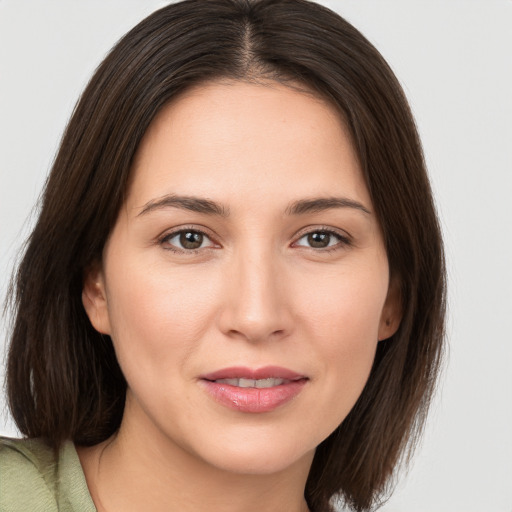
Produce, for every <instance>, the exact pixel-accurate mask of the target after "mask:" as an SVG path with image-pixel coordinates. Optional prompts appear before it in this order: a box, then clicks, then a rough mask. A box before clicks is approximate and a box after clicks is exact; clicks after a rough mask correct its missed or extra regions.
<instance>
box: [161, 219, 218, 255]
mask: <svg viewBox="0 0 512 512" xmlns="http://www.w3.org/2000/svg"><path fill="white" fill-rule="evenodd" d="M184 232H185V233H187V232H195V233H200V234H201V235H203V236H205V237H206V238H208V240H210V242H211V244H212V245H209V246H208V247H199V248H197V249H181V248H180V247H177V246H175V245H172V244H170V243H167V245H166V246H165V247H164V249H165V250H168V251H172V252H177V253H180V254H196V253H198V252H201V251H205V250H208V249H215V248H216V247H220V244H219V243H218V242H217V241H216V240H215V237H214V236H213V235H211V234H210V233H209V232H208V230H206V229H204V228H202V227H198V226H178V227H175V228H172V229H171V230H168V231H165V232H164V233H163V234H162V235H160V236H158V237H157V242H158V243H159V244H160V245H161V246H164V244H166V242H167V241H168V240H170V239H172V238H174V237H175V236H177V235H179V234H181V233H184Z"/></svg>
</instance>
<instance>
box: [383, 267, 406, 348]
mask: <svg viewBox="0 0 512 512" xmlns="http://www.w3.org/2000/svg"><path fill="white" fill-rule="evenodd" d="M401 320H402V294H401V292H400V281H399V279H397V278H393V277H391V278H390V280H389V287H388V295H387V297H386V302H384V307H383V308H382V314H381V317H380V323H379V341H382V340H387V339H388V338H391V336H393V334H395V332H396V331H397V330H398V327H400V321H401Z"/></svg>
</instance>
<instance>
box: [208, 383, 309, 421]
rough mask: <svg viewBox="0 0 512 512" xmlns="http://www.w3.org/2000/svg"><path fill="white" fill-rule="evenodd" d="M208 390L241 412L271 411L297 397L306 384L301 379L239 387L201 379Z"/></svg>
mask: <svg viewBox="0 0 512 512" xmlns="http://www.w3.org/2000/svg"><path fill="white" fill-rule="evenodd" d="M201 382H202V384H203V386H204V388H205V389H206V391H207V392H208V393H209V394H210V396H212V397H213V398H214V399H215V400H216V401H217V402H219V403H220V404H222V405H225V406H226V407H229V408H230V409H235V410H237V411H240V412H252V413H260V412H270V411H273V410H274V409H277V408H278V407H280V406H281V405H284V404H285V403H287V402H289V401H290V400H292V399H293V398H295V397H296V396H297V395H298V394H299V393H300V392H301V391H302V388H303V387H304V384H306V382H307V381H306V379H300V380H295V381H291V382H288V383H286V384H281V385H280V386H274V387H271V388H239V387H237V386H231V385H229V384H222V383H218V382H213V381H209V380H201Z"/></svg>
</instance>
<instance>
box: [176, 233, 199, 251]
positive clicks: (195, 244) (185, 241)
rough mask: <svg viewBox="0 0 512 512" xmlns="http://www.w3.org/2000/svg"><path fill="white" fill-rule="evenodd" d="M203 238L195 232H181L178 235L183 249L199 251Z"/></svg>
mask: <svg viewBox="0 0 512 512" xmlns="http://www.w3.org/2000/svg"><path fill="white" fill-rule="evenodd" d="M203 238H204V236H203V234H202V233H198V232H197V231H183V232H182V233H180V244H181V246H182V247H183V248H184V249H199V247H201V245H202V244H203Z"/></svg>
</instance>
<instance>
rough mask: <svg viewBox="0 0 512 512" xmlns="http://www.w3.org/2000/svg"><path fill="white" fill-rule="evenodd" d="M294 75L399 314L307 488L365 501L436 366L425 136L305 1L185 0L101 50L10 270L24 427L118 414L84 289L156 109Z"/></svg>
mask: <svg viewBox="0 0 512 512" xmlns="http://www.w3.org/2000/svg"><path fill="white" fill-rule="evenodd" d="M219 78H228V79H234V80H242V81H258V80H269V79H270V80H277V81H280V82H289V83H293V84H296V83H299V84H302V85H304V86H306V87H307V88H308V89H309V90H313V91H315V92H316V93H317V94H318V95H319V96H321V97H323V98H325V99H327V100H328V101H330V102H331V104H333V105H334V106H335V107H336V108H337V109H338V110H339V112H340V115H342V116H343V117H344V118H345V121H346V123H347V125H348V127H349V129H350V131H351V135H352V138H353V144H354V146H355V149H356V151H357V154H358V157H359V161H360V164H361V168H362V171H363V174H364V178H365V181H366V185H367V187H368V190H369V192H370V196H371V200H372V203H373V206H374V209H375V212H376V214H377V217H378V220H379V223H380V227H381V230H382V234H383V237H384V241H385V247H386V250H387V255H388V260H389V266H390V272H391V275H392V276H393V277H394V278H396V279H397V280H398V282H399V283H400V286H401V302H402V308H403V312H402V313H403V316H402V321H401V324H400V327H399V329H398V331H397V332H396V334H395V335H394V336H392V337H391V338H390V339H388V340H385V341H381V342H380V343H379V344H378V348H377V354H376V357H375V362H374V365H373V368H372V371H371V374H370V377H369V380H368V382H367V384H366V387H365V388H364V391H363V393H362V395H361V397H360V398H359V400H358V401H357V403H356V405H355V406H354V408H353V410H352V411H351V412H350V414H349V415H348V417H347V418H346V419H345V420H344V421H343V422H342V424H341V425H340V426H339V427H338V428H337V429H336V430H335V431H334V432H333V433H332V434H331V435H330V436H329V437H328V438H327V439H326V440H325V441H323V442H322V443H321V444H320V446H319V447H318V448H317V450H316V455H315V458H314V461H313V464H312V467H311V471H310V474H309V478H308V481H307V485H306V490H305V496H306V499H307V502H308V504H309V506H310V508H311V510H313V511H315V512H324V511H327V510H330V503H332V500H333V499H334V498H338V499H341V500H342V501H344V502H345V503H346V504H347V505H349V506H351V507H352V508H353V509H354V510H357V511H362V510H368V509H370V508H371V507H372V506H374V505H375V504H378V503H379V502H380V501H381V500H382V499H384V498H385V496H386V494H387V492H388V491H389V486H390V482H392V480H393V479H392V478H391V477H392V476H393V469H394V467H395V466H396V465H397V463H398V462H400V461H402V460H405V459H407V455H408V454H410V452H411V448H412V447H413V446H414V444H415V440H417V438H418V435H419V434H420V433H421V430H422V426H423V423H424V419H425V414H426V411H427V408H428V405H429V402H430V399H431V397H432V393H433V389H434V385H435V382H436V378H437V374H438V371H439V366H440V361H441V354H442V346H443V338H444V328H443V327H444V311H445V268H444V258H443V247H442V240H441V235H440V228H439V223H438V220H437V216H436V212H435V208H434V204H433V199H432V193H431V189H430V185H429V181H428V178H427V174H426V170H425V164H424V159H423V155H422V149H421V145H420V141H419V138H418V134H417V131H416V128H415V124H414V120H413V118H412V115H411V112H410V109H409V107H408V104H407V101H406V99H405V97H404V94H403V92H402V89H401V87H400V85H399V83H398V81H397V79H396V78H395V76H394V74H393V73H392V71H391V70H390V68H389V66H388V65H387V64H386V62H385V61H384V60H383V58H382V57H381V55H380V54H379V52H378V51H377V50H376V49H375V48H374V47H373V46H372V45H371V44H370V43H369V42H368V41H367V40H366V39H365V38H364V37H363V36H362V35H361V34H360V33H359V32H358V31H357V30H356V29H355V28H354V27H352V26H351V25H350V24H349V23H348V22H346V21H345V20H344V19H342V18H341V17H340V16H338V15H337V14H335V13H333V12H332V11H330V10H328V9H327V8H324V7H321V6H319V5H317V4H314V3H311V2H308V1H306V0H254V1H251V0H208V1H205V0H187V1H184V2H180V3H176V4H172V5H168V6H167V7H164V8H163V9H161V10H158V11H156V12H155V13H153V14H152V15H151V16H149V17H148V18H146V19H145V20H143V21H142V22H141V23H140V24H138V25H137V26H136V27H135V28H133V29H132V30H131V31H130V32H129V33H128V34H127V35H125V36H124V37H123V38H122V39H121V40H120V41H119V42H118V43H117V45H116V46H115V47H114V48H113V49H112V51H111V52H110V53H109V54H108V56H107V57H106V58H105V60H104V61H103V62H102V63H101V65H100V66H99V68H98V69H97V71H96V72H95V74H94V76H93V77H92V79H91V81H90V83H89V84H88V86H87V88H86V89H85V91H84V93H83V95H82V97H81V99H80V101H79V102H78V104H77V106H76V108H75V110H74V113H73V115H72V117H71V120H70V121H69V124H68V126H67V129H66V131H65V133H64V136H63V139H62V142H61V145H60V149H59V151H58V154H57V156H56V159H55V162H54V165H53V168H52V171H51V174H50V176H49V178H48V181H47V183H46V188H45V190H44V194H43V196H42V204H41V210H40V214H39V219H38V222H37V225H36V226H35V228H34V230H33V232H32V234H31V235H30V237H29V240H28V242H27V245H26V248H25V253H24V257H23V259H22V262H21V264H20V266H19V268H18V271H17V273H16V274H15V276H14V279H13V285H12V291H11V305H12V308H13V313H14V315H13V318H14V322H13V329H12V334H11V340H10V349H9V354H8V361H7V392H8V400H9V405H10V409H11V411H12V415H13V417H14V419H15V421H16V424H17V426H18V428H19V429H20V431H21V432H22V433H23V434H24V435H26V436H28V437H44V438H46V439H47V442H48V443H49V444H50V445H52V446H53V447H54V448H58V447H59V446H60V444H61V443H62V441H63V440H64V439H72V440H73V441H74V442H75V443H77V444H81V445H92V444H96V443H98V442H101V441H103V440H104V439H106V438H107V437H109V436H110V435H112V434H113V433H114V432H115V431H116V430H117V429H118V427H119V425H120V422H121V418H122V414H123V408H124V399H125V392H126V382H125V380H124V378H123V375H122V373H121V370H120V368H119V365H118V363H117V360H116V357H115V353H114V350H113V347H112V343H111V340H110V338H109V337H108V336H103V335H101V334H99V333H98V332H96V331H95V330H94V329H93V328H92V326H91V324H90V322H89V320H88V318H87V316H86V314H85V311H84V308H83V305H82V301H81V292H82V284H83V276H84V272H85V270H86V269H87V267H88V266H89V265H91V263H92V262H94V261H97V260H100V259H101V255H102V249H103V247H104V245H105V242H106V240H107V237H108V236H109V233H110V232H111V230H112V228H113V226H114V223H115V221H116V218H117V215H118V212H119V210H120V207H121V205H122V203H123V200H124V196H125V192H126V190H127V184H128V180H129V178H130V171H131V168H132V162H133V159H134V155H135V153H136V151H137V148H138V146H139V143H140V141H141V139H142V137H143V135H144V133H145V132H146V130H147V128H148V126H149V125H150V123H151V121H152V119H153V118H154V117H155V115H156V114H157V112H158V111H159V110H160V109H161V108H162V107H163V106H164V105H166V104H167V103H168V102H169V101H170V100H171V99H173V98H174V97H176V96H177V95H178V94H179V93H180V92H182V91H183V90H185V89H187V88H189V87H191V86H193V85H196V84H200V83H203V82H206V81H209V80H214V79H219Z"/></svg>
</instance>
